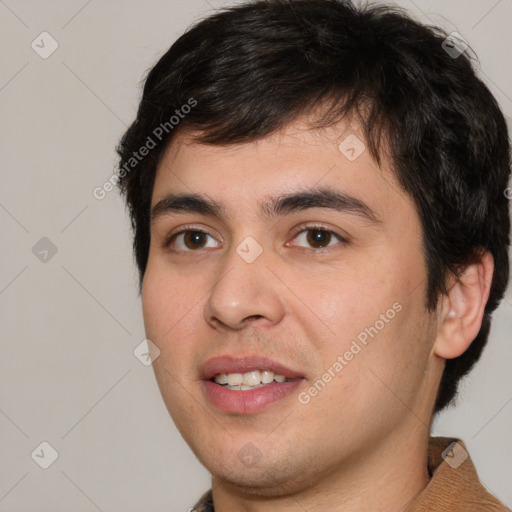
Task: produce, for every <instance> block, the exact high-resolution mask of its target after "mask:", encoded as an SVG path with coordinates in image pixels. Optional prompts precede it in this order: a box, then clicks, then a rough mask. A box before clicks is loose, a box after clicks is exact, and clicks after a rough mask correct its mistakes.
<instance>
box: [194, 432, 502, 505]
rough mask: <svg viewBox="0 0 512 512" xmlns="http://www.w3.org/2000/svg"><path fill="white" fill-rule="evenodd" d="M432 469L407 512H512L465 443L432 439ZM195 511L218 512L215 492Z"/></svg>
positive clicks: (202, 499)
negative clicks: (489, 487) (496, 494)
mask: <svg viewBox="0 0 512 512" xmlns="http://www.w3.org/2000/svg"><path fill="white" fill-rule="evenodd" d="M428 469H429V473H430V475H432V477H431V479H430V482H429V483H428V485H427V486H426V487H425V488H424V489H423V490H422V491H421V492H420V493H419V494H418V495H417V496H416V497H415V498H414V500H413V501H412V502H411V503H409V505H408V506H407V507H406V508H405V510H404V512H510V509H508V508H507V507H505V505H503V504H502V503H501V502H500V501H499V500H497V499H496V498H495V497H494V496H493V495H492V494H490V493H489V492H488V491H487V490H486V489H485V488H484V486H483V485H482V484H481V483H480V480H479V479H478V475H477V472H476V469H475V466H474V465H473V462H472V461H471V458H470V457H469V454H468V453H467V451H466V447H465V446H464V443H463V442H462V441H460V440H458V439H449V438H446V437H431V438H430V442H429V447H428ZM193 510H194V511H197V512H215V509H214V507H213V500H212V494H211V491H208V492H207V493H206V494H205V495H204V496H203V497H202V498H201V499H200V500H199V502H198V503H197V504H196V506H195V507H194V509H193Z"/></svg>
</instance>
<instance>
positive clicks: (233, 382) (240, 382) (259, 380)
mask: <svg viewBox="0 0 512 512" xmlns="http://www.w3.org/2000/svg"><path fill="white" fill-rule="evenodd" d="M213 380H214V381H215V382H216V383H217V384H220V385H222V386H226V387H228V388H229V389H232V388H233V389H237V390H242V391H246V390H248V389H256V388H260V387H262V386H263V385H265V384H271V383H272V382H274V381H276V382H286V380H287V379H286V377H285V376H284V375H274V372H271V371H269V370H253V371H250V372H246V373H244V374H242V373H219V374H218V375H216V376H215V378H214V379H213Z"/></svg>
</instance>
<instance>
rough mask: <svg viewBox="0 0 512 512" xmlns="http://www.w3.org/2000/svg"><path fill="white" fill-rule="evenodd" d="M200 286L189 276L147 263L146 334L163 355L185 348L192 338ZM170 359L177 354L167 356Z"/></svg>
mask: <svg viewBox="0 0 512 512" xmlns="http://www.w3.org/2000/svg"><path fill="white" fill-rule="evenodd" d="M202 295H203V294H202V293H201V289H200V288H199V287H197V286H195V285H194V283H193V282H192V281H191V280H190V279H186V280H185V279H184V278H183V277H181V278H180V277H178V276H176V275H172V274H171V273H169V272H167V273H165V272H157V271H155V270H154V269H153V268H150V267H148V270H147V271H146V274H145V277H144V283H143V289H142V311H143V317H144V327H145V330H146V336H147V337H148V338H149V339H150V340H151V341H153V342H154V343H155V344H156V345H157V346H158V347H159V348H160V351H161V353H162V355H164V356H165V355H167V354H170V353H173V354H176V353H177V352H181V351H184V350H185V349H186V348H187V346H188V344H184V343H177V342H176V340H187V339H191V335H192V333H193V331H194V329H193V326H194V325H195V326H197V315H200V314H201V311H200V298H201V296H202ZM166 359H168V360H169V361H172V360H176V359H175V358H167V357H166Z"/></svg>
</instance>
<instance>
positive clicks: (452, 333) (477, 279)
mask: <svg viewBox="0 0 512 512" xmlns="http://www.w3.org/2000/svg"><path fill="white" fill-rule="evenodd" d="M493 272H494V259H493V257H492V255H491V254H490V253H489V252H484V253H483V254H482V256H481V258H480V260H479V261H478V262H476V263H472V264H471V265H468V267H466V269H465V270H464V272H463V273H462V274H461V275H460V276H459V277H458V278H453V281H452V284H451V286H450V287H449V289H448V293H447V294H446V295H443V296H442V297H441V304H440V306H439V315H440V317H439V321H438V333H437V338H436V341H435V344H434V354H436V355H437V356H439V357H442V358H444V359H453V358H455V357H459V356H460V355H461V354H463V353H464V352H465V351H466V350H467V348H468V347H469V345H471V343H472V341H473V340H474V339H475V338H476V336H477V334H478V331H479V330H480V327H481V325H482V319H483V315H484V310H485V305H486V303H487V299H488V298H489V292H490V288H491V283H492V276H493Z"/></svg>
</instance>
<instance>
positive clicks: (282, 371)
mask: <svg viewBox="0 0 512 512" xmlns="http://www.w3.org/2000/svg"><path fill="white" fill-rule="evenodd" d="M253 370H269V371H271V372H274V374H276V375H283V376H284V377H286V378H287V379H295V378H298V377H302V375H301V374H300V373H298V372H297V371H294V370H291V369H290V368H287V367H286V366H284V365H282V364H281V363H278V362H276V361H273V360H272V359H269V358H268V357H262V356H256V355H253V356H245V357H235V356H230V355H225V356H218V357H213V358H212V359H209V360H208V361H207V362H206V363H205V364H204V365H203V367H202V369H201V377H202V379H203V380H210V379H212V378H213V377H215V376H216V375H218V374H219V373H246V372H250V371H253Z"/></svg>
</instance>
